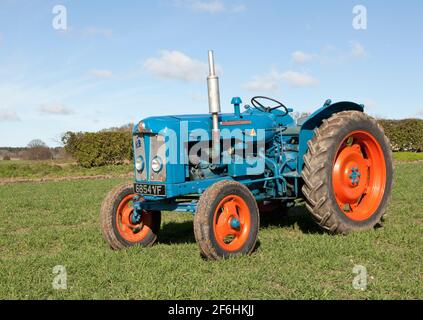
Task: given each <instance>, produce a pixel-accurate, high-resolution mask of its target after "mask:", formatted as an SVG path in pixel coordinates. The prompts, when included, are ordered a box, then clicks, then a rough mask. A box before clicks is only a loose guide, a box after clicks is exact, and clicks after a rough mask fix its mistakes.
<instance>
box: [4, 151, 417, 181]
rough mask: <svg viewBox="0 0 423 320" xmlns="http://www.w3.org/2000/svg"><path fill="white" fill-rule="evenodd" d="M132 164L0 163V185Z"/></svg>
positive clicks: (128, 168) (119, 171) (408, 156)
mask: <svg viewBox="0 0 423 320" xmlns="http://www.w3.org/2000/svg"><path fill="white" fill-rule="evenodd" d="M394 159H395V161H398V162H414V161H423V153H413V152H397V153H394ZM132 171H133V166H132V164H126V165H117V166H104V167H97V168H83V167H81V166H78V165H77V164H75V163H73V162H61V161H0V183H1V182H2V180H10V179H19V178H24V179H29V180H32V179H34V180H35V179H40V178H43V179H54V178H66V177H90V176H101V175H109V176H115V177H116V176H120V175H124V174H127V173H129V174H130V173H132Z"/></svg>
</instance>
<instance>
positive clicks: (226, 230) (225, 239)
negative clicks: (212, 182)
mask: <svg viewBox="0 0 423 320" xmlns="http://www.w3.org/2000/svg"><path fill="white" fill-rule="evenodd" d="M250 228H251V220H250V210H249V208H248V206H247V204H246V203H245V201H244V200H243V199H242V198H241V197H238V196H235V195H231V196H227V197H225V198H224V199H223V200H222V201H221V202H220V203H219V205H218V206H217V208H216V212H215V216H214V226H213V229H214V233H215V235H216V241H217V242H218V244H219V246H220V247H222V248H224V249H225V250H227V251H236V250H239V249H240V248H241V247H242V246H243V245H244V244H245V242H246V241H247V239H248V234H249V232H250Z"/></svg>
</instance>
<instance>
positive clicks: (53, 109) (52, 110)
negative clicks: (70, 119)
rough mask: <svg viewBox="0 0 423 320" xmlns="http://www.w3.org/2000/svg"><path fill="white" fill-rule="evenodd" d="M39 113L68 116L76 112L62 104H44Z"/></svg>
mask: <svg viewBox="0 0 423 320" xmlns="http://www.w3.org/2000/svg"><path fill="white" fill-rule="evenodd" d="M38 111H39V112H40V113H42V114H54V115H62V116H68V115H71V114H74V113H75V111H73V110H72V109H69V108H67V107H65V106H64V105H62V104H60V103H51V104H42V105H41V106H40V107H39V108H38Z"/></svg>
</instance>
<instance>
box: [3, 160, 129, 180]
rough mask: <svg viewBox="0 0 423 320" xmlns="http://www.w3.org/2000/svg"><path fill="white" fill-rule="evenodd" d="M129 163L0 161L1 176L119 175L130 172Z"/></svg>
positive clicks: (29, 177) (31, 177)
mask: <svg viewBox="0 0 423 320" xmlns="http://www.w3.org/2000/svg"><path fill="white" fill-rule="evenodd" d="M132 168H133V166H132V164H131V165H116V166H104V167H98V168H84V167H81V166H79V165H77V164H74V163H69V162H68V163H67V162H65V163H63V162H57V161H0V179H1V178H28V179H37V178H62V177H75V176H96V175H120V174H126V173H130V172H132V170H133V169H132Z"/></svg>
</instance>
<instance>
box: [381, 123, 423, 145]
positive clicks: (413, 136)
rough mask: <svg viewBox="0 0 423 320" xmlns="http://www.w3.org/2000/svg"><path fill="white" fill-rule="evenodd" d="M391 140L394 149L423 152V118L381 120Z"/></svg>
mask: <svg viewBox="0 0 423 320" xmlns="http://www.w3.org/2000/svg"><path fill="white" fill-rule="evenodd" d="M379 123H380V124H381V125H382V127H383V128H384V129H385V134H386V135H387V136H388V138H389V140H391V147H392V151H394V152H398V151H411V152H423V120H420V119H405V120H379Z"/></svg>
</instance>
